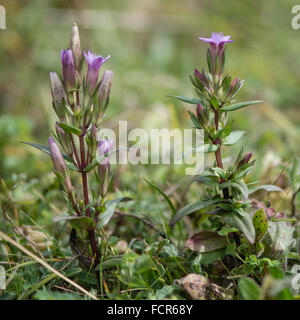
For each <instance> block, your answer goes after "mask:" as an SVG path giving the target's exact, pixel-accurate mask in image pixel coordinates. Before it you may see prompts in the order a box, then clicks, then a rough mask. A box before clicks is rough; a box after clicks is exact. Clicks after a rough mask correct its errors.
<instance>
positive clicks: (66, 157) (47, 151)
mask: <svg viewBox="0 0 300 320" xmlns="http://www.w3.org/2000/svg"><path fill="white" fill-rule="evenodd" d="M21 143H25V144H28V145H29V146H31V147H33V148H36V149H38V150H40V151H42V152H44V153H46V154H47V155H49V156H50V149H49V147H48V146H43V145H41V144H37V143H30V142H26V141H21ZM62 155H63V157H64V159H65V160H66V161H68V162H72V160H71V158H70V157H68V156H67V155H66V154H64V153H62ZM76 170H77V169H76Z"/></svg>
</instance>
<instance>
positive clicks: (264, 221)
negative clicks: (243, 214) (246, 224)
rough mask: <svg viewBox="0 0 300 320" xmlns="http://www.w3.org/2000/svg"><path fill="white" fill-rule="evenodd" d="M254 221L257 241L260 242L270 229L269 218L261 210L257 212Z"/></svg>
mask: <svg viewBox="0 0 300 320" xmlns="http://www.w3.org/2000/svg"><path fill="white" fill-rule="evenodd" d="M252 221H253V225H254V229H255V233H256V241H260V240H262V239H263V237H264V236H265V234H266V232H267V231H268V227H269V223H268V217H267V215H266V213H265V210H264V209H262V208H261V209H259V210H258V211H256V212H255V214H254V215H253V218H252Z"/></svg>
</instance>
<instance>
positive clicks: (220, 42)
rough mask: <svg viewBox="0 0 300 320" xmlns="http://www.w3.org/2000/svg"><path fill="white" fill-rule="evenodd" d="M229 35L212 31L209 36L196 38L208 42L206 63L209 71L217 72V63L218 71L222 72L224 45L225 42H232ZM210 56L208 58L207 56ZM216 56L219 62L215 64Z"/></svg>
mask: <svg viewBox="0 0 300 320" xmlns="http://www.w3.org/2000/svg"><path fill="white" fill-rule="evenodd" d="M230 38H231V36H224V35H223V32H219V33H217V32H212V34H211V37H210V38H200V37H199V38H198V39H200V40H202V41H204V42H208V43H210V49H208V65H209V70H210V72H213V73H216V72H217V70H216V69H217V65H219V66H220V67H219V73H222V71H223V68H224V61H225V60H224V45H225V44H226V43H227V42H232V41H233V40H231V39H230ZM209 57H210V58H209ZM217 58H219V63H218V64H217Z"/></svg>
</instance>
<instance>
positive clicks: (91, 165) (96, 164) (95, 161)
mask: <svg viewBox="0 0 300 320" xmlns="http://www.w3.org/2000/svg"><path fill="white" fill-rule="evenodd" d="M98 165H99V163H98V161H97V160H96V159H94V160H93V161H92V162H91V163H90V164H89V165H88V166H86V167H85V168H84V170H83V171H84V172H89V171H91V170H92V169H94V168H95V167H97V166H98Z"/></svg>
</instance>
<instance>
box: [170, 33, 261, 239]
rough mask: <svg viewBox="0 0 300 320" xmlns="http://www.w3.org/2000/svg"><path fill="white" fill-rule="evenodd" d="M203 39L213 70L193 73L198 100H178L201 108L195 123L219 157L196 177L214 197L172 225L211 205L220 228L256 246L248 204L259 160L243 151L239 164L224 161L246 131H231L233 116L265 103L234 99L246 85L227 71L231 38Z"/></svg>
mask: <svg viewBox="0 0 300 320" xmlns="http://www.w3.org/2000/svg"><path fill="white" fill-rule="evenodd" d="M199 39H200V40H201V41H204V42H205V43H209V45H210V47H209V48H208V50H207V65H208V70H207V71H206V70H205V69H204V68H203V69H202V70H201V71H200V70H198V69H197V68H196V69H194V74H193V75H191V76H190V80H191V82H192V84H193V86H194V88H195V91H196V93H197V95H198V97H197V98H192V99H191V98H187V97H183V96H177V98H178V99H180V100H182V101H184V102H188V103H190V104H194V105H196V110H195V112H192V111H189V114H190V117H191V120H192V122H193V125H194V127H195V128H196V129H202V130H203V132H204V140H205V148H204V152H207V153H209V152H211V153H214V156H215V161H214V163H213V165H212V166H211V167H210V168H207V169H206V170H205V171H204V173H202V174H201V175H200V176H199V177H198V179H197V180H198V181H201V182H203V183H205V184H206V185H207V187H208V191H209V198H204V199H201V200H200V201H198V202H197V203H194V204H191V205H187V206H186V207H184V208H182V210H179V211H178V213H177V214H176V215H175V216H174V217H173V218H172V219H171V221H170V225H173V224H174V223H176V222H177V221H178V220H180V219H181V218H182V217H183V216H184V215H186V214H190V213H192V212H195V211H197V210H198V208H206V207H210V209H211V211H210V212H211V213H212V215H211V216H210V218H209V219H208V220H209V221H211V220H213V219H216V220H217V221H218V222H217V223H218V225H219V226H220V228H222V226H223V227H226V226H230V227H232V228H235V229H238V230H240V231H241V233H240V235H239V236H240V237H246V238H247V240H248V241H249V242H250V243H251V244H254V242H255V240H256V235H255V229H254V226H253V223H252V220H251V216H250V215H249V210H250V209H251V201H249V200H248V196H249V194H250V193H251V192H252V191H251V188H253V183H252V184H251V183H250V184H247V181H246V176H247V175H248V173H249V172H250V170H251V167H252V166H253V165H254V161H250V160H251V157H252V153H248V154H246V155H244V154H243V149H242V150H241V151H240V153H239V154H238V156H237V158H236V159H235V161H232V162H231V165H229V166H228V167H227V166H225V165H224V163H223V159H222V153H221V150H222V148H223V146H230V145H232V144H234V143H236V142H238V141H239V139H240V138H241V137H242V136H243V134H244V133H245V132H244V131H233V130H232V122H231V121H230V118H229V116H230V113H231V112H232V111H235V110H238V109H241V108H244V107H247V106H248V105H253V104H256V103H259V102H261V101H259V100H255V101H247V102H240V103H235V100H234V98H235V95H236V94H237V92H238V91H239V90H240V88H241V87H242V85H243V83H244V81H242V80H240V79H239V78H234V79H233V80H232V77H231V75H229V74H225V73H224V70H225V47H226V45H228V44H229V43H231V42H233V40H232V39H231V36H230V35H227V36H225V35H224V34H223V33H215V32H213V33H212V34H211V37H210V38H203V37H200V38H199ZM207 199H209V201H208V200H207ZM214 215H215V216H214ZM230 236H232V237H233V238H234V240H235V242H236V243H237V244H240V237H239V236H238V234H237V233H235V232H233V234H231V235H230Z"/></svg>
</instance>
